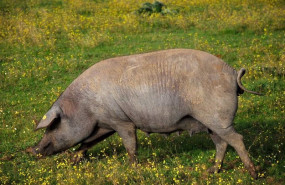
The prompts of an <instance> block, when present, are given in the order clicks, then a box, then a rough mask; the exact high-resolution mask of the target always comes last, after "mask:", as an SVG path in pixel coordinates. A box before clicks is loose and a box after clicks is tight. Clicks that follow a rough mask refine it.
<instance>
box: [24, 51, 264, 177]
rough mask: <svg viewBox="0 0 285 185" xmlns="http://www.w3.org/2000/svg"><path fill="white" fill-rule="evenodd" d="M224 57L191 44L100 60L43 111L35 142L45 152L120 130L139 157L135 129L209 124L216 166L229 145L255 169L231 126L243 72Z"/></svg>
mask: <svg viewBox="0 0 285 185" xmlns="http://www.w3.org/2000/svg"><path fill="white" fill-rule="evenodd" d="M244 73H245V69H241V70H240V71H238V72H237V71H235V70H234V69H233V68H231V67H230V66H229V65H227V64H226V63H225V62H223V61H222V60H221V59H220V58H218V57H215V56H213V55H211V54H208V53H206V52H202V51H197V50H191V49H170V50H163V51H157V52H151V53H145V54H137V55H131V56H122V57H116V58H111V59H107V60H104V61H101V62H99V63H97V64H95V65H93V66H92V67H90V68H89V69H87V70H86V71H85V72H84V73H82V74H81V75H80V76H79V77H78V78H77V79H75V80H74V81H73V82H72V83H71V84H70V85H69V86H68V87H67V89H66V90H65V91H64V92H63V93H62V94H61V95H60V97H59V98H58V99H57V100H56V101H55V102H54V104H53V105H52V107H51V108H50V110H49V111H48V112H47V113H46V114H45V115H44V116H43V118H42V119H41V121H40V122H39V124H38V125H37V128H36V129H41V128H46V132H45V134H44V136H43V138H42V140H41V141H40V142H39V144H38V145H36V146H35V147H30V148H28V149H27V151H28V152H31V153H32V154H41V155H43V156H46V155H52V154H55V153H58V152H61V151H64V150H66V149H68V148H70V147H72V146H75V145H77V144H81V146H80V147H79V151H78V154H85V153H86V151H87V150H88V149H89V148H90V147H92V146H93V145H95V144H96V143H98V142H99V141H101V140H103V139H105V138H107V137H109V136H111V135H112V134H113V133H115V132H117V133H118V134H119V136H120V137H121V138H122V141H123V144H124V146H125V148H126V150H127V152H128V155H129V158H130V162H136V151H137V137H136V129H140V130H142V131H144V132H146V133H162V134H168V133H172V132H176V131H183V130H186V131H188V132H189V133H196V132H198V131H205V130H208V129H209V130H210V136H211V138H212V140H213V142H214V143H215V145H216V157H215V164H214V165H213V166H212V167H211V168H210V169H209V172H212V173H214V172H218V171H219V170H220V168H221V165H222V161H223V159H224V156H225V152H226V148H227V146H228V144H230V145H231V146H232V147H234V149H235V150H236V151H237V153H238V155H239V156H240V158H241V160H242V162H243V163H244V165H245V167H246V168H247V169H248V171H249V173H250V175H251V176H252V177H253V178H256V177H257V175H256V172H255V167H254V165H253V163H252V161H251V160H250V158H249V155H248V152H247V150H246V148H245V145H244V143H243V136H242V135H240V134H238V133H237V132H236V131H235V129H234V127H233V119H234V117H235V114H236V111H237V105H238V98H237V96H238V95H240V94H242V93H243V92H244V91H247V92H249V93H253V94H258V95H260V94H259V93H256V92H253V91H249V90H247V89H245V88H244V87H243V86H242V84H241V77H242V76H243V75H244Z"/></svg>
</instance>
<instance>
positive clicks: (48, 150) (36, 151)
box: [26, 142, 56, 157]
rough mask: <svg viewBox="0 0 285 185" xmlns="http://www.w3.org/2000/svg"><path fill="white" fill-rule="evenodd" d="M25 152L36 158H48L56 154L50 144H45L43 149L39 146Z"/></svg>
mask: <svg viewBox="0 0 285 185" xmlns="http://www.w3.org/2000/svg"><path fill="white" fill-rule="evenodd" d="M26 152H28V153H30V154H32V155H34V156H37V157H43V156H49V155H52V154H54V153H56V152H55V151H54V147H53V144H52V143H51V142H49V143H48V144H46V145H45V146H44V147H41V146H35V147H29V148H27V149H26Z"/></svg>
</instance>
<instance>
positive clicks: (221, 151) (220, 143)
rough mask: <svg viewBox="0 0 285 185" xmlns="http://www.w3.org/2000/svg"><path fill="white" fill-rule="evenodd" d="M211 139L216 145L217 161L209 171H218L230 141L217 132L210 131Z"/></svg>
mask: <svg viewBox="0 0 285 185" xmlns="http://www.w3.org/2000/svg"><path fill="white" fill-rule="evenodd" d="M210 136H211V139H212V140H213V142H214V144H215V146H216V157H215V163H214V165H213V166H212V167H210V168H209V169H208V172H209V173H218V172H219V171H220V169H221V167H222V163H223V160H224V157H225V153H226V150H227V146H228V143H227V142H225V141H224V140H222V139H221V138H220V137H219V136H218V135H217V134H216V133H214V132H212V131H211V132H210Z"/></svg>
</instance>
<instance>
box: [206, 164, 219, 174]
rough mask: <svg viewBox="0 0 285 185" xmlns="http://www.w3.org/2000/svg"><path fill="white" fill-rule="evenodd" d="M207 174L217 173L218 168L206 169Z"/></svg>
mask: <svg viewBox="0 0 285 185" xmlns="http://www.w3.org/2000/svg"><path fill="white" fill-rule="evenodd" d="M207 171H208V173H219V171H220V168H218V167H217V166H212V167H210V168H208V170H207Z"/></svg>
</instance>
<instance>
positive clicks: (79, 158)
mask: <svg viewBox="0 0 285 185" xmlns="http://www.w3.org/2000/svg"><path fill="white" fill-rule="evenodd" d="M84 159H86V152H82V151H78V152H76V153H75V154H74V156H73V157H72V159H71V161H72V163H73V164H78V163H80V162H81V161H83V160H84Z"/></svg>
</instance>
